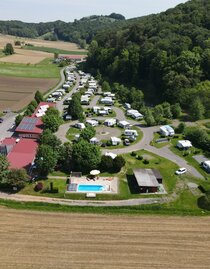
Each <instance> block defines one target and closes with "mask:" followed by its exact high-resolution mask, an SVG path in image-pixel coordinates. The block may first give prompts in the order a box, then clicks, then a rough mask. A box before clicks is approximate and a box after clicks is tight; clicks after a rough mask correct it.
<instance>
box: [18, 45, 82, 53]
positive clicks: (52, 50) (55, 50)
mask: <svg viewBox="0 0 210 269" xmlns="http://www.w3.org/2000/svg"><path fill="white" fill-rule="evenodd" d="M23 49H28V50H32V51H43V52H48V53H58V54H71V55H87V52H86V51H79V50H78V51H69V50H63V49H57V48H49V47H40V46H24V47H23Z"/></svg>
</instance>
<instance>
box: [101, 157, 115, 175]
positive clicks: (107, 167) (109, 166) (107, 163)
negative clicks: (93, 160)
mask: <svg viewBox="0 0 210 269" xmlns="http://www.w3.org/2000/svg"><path fill="white" fill-rule="evenodd" d="M100 169H101V170H102V171H104V172H112V171H113V159H112V157H110V156H105V155H103V156H102V157H101V163H100Z"/></svg>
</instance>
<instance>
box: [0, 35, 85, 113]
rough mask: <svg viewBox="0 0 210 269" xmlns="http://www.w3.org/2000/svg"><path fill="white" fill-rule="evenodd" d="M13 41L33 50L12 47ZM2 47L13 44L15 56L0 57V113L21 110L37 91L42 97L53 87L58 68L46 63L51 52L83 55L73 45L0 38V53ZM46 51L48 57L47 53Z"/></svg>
mask: <svg viewBox="0 0 210 269" xmlns="http://www.w3.org/2000/svg"><path fill="white" fill-rule="evenodd" d="M15 40H19V41H21V42H23V44H32V45H34V46H35V49H36V50H29V49H22V48H21V47H20V46H14V41H15ZM6 43H12V44H13V46H14V49H15V54H13V55H10V56H4V55H3V54H2V53H1V54H0V81H1V86H0V111H2V110H4V109H8V108H10V109H11V110H13V111H17V110H19V109H22V108H24V107H25V106H26V105H27V104H28V103H29V102H30V101H31V100H32V98H33V96H34V93H35V92H36V91H37V90H40V91H41V92H43V93H44V92H46V91H47V90H49V89H50V88H52V87H53V86H55V84H56V83H57V82H58V79H59V77H60V68H59V67H58V66H56V65H55V64H53V63H52V60H51V59H50V58H53V56H54V54H53V52H55V51H57V50H58V51H59V50H60V51H71V52H72V53H79V52H80V53H84V50H79V49H78V47H77V45H76V44H73V43H68V42H61V41H54V42H52V41H45V40H37V39H28V38H16V37H13V36H5V35H0V50H2V49H3V48H4V47H5V45H6ZM39 48H40V51H39ZM43 48H44V49H43ZM47 48H49V52H52V53H49V52H47V51H46V49H47ZM41 50H44V51H41Z"/></svg>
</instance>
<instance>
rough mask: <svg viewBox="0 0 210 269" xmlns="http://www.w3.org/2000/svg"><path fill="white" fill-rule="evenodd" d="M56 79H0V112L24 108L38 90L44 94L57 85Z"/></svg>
mask: <svg viewBox="0 0 210 269" xmlns="http://www.w3.org/2000/svg"><path fill="white" fill-rule="evenodd" d="M57 81H58V80H57V79H39V78H18V77H0V84H1V87H0V111H2V110H4V109H11V110H12V111H17V110H20V109H22V108H24V107H25V106H26V105H28V103H29V102H30V101H31V100H32V99H33V96H34V93H35V92H36V91H37V90H39V91H41V92H46V91H47V90H48V89H50V88H51V87H53V86H54V85H55V84H56V83H57Z"/></svg>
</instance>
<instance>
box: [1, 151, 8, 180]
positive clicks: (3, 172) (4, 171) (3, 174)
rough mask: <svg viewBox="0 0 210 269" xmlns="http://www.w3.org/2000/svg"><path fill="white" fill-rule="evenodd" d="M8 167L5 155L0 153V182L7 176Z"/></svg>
mask: <svg viewBox="0 0 210 269" xmlns="http://www.w3.org/2000/svg"><path fill="white" fill-rule="evenodd" d="M8 169H9V162H8V160H7V157H6V156H4V155H1V154H0V182H2V180H4V178H7V174H8V171H9V170H8Z"/></svg>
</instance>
